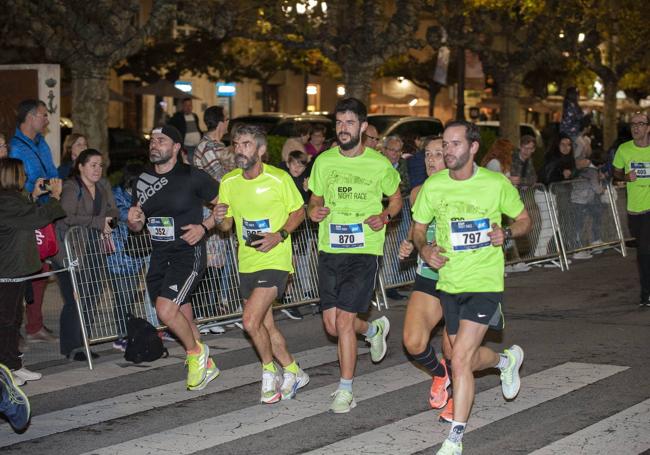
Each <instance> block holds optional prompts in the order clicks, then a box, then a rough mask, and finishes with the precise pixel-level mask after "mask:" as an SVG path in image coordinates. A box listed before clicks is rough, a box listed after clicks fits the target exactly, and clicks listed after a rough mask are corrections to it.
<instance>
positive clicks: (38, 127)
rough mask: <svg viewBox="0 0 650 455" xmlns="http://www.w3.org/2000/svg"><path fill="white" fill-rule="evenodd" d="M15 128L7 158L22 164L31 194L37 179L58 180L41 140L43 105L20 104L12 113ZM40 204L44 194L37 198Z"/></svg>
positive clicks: (46, 122)
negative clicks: (13, 113) (15, 159)
mask: <svg viewBox="0 0 650 455" xmlns="http://www.w3.org/2000/svg"><path fill="white" fill-rule="evenodd" d="M16 124H17V125H18V126H17V127H16V132H15V134H14V137H12V138H11V143H10V149H11V150H10V152H9V156H10V157H12V158H18V159H19V160H20V161H22V162H23V165H24V166H25V174H26V175H27V182H26V183H25V189H26V190H27V191H29V192H32V191H34V185H35V184H36V180H38V179H39V178H43V179H54V178H58V176H59V173H58V171H57V169H56V166H54V161H53V160H52V151H51V150H50V146H49V145H47V142H45V138H44V137H43V133H44V132H45V129H46V128H47V125H49V124H50V121H49V120H48V113H47V107H46V106H45V103H44V102H42V101H39V100H24V101H21V102H20V104H18V109H17V113H16ZM40 200H42V201H45V200H47V194H43V195H41V197H40Z"/></svg>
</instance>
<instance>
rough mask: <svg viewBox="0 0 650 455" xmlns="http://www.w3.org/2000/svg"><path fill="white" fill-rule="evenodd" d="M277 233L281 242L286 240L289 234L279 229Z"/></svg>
mask: <svg viewBox="0 0 650 455" xmlns="http://www.w3.org/2000/svg"><path fill="white" fill-rule="evenodd" d="M278 232H279V233H280V237H282V241H283V242H284V241H285V240H287V238H288V237H289V233H288V232H287V230H286V229H280V231H278Z"/></svg>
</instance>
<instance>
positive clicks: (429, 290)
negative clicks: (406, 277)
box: [413, 273, 440, 299]
mask: <svg viewBox="0 0 650 455" xmlns="http://www.w3.org/2000/svg"><path fill="white" fill-rule="evenodd" d="M437 284H438V280H432V279H431V278H425V277H423V276H422V275H418V274H417V273H416V274H415V283H414V284H413V292H415V291H418V292H423V293H425V294H428V295H430V296H431V297H435V298H437V299H439V298H440V296H439V295H438V292H439V291H438V290H437V289H436V285H437Z"/></svg>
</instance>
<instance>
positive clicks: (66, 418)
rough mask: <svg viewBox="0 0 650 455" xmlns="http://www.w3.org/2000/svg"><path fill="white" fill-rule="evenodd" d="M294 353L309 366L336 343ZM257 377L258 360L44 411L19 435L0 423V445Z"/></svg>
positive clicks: (331, 352) (327, 356)
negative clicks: (197, 380) (191, 380)
mask: <svg viewBox="0 0 650 455" xmlns="http://www.w3.org/2000/svg"><path fill="white" fill-rule="evenodd" d="M366 352H368V349H367V348H362V349H359V353H361V354H363V353H366ZM295 357H296V360H297V361H298V362H299V363H300V365H301V367H302V368H311V367H314V366H317V365H322V364H325V363H329V362H333V361H335V360H336V359H337V353H336V346H331V345H330V346H323V347H319V348H316V349H311V350H308V351H304V352H300V353H297V354H296V355H295ZM217 362H218V361H217ZM260 377H261V368H260V364H259V363H253V364H248V365H243V366H241V367H236V368H231V369H229V370H225V371H223V372H222V373H221V376H219V378H218V379H216V380H215V381H213V382H212V383H211V384H210V385H209V386H208V387H206V388H205V389H203V390H201V391H188V390H186V389H185V381H184V380H183V381H178V382H173V383H170V384H165V385H162V386H158V387H153V388H149V389H143V390H140V391H138V392H134V393H128V394H124V395H120V396H117V397H113V398H108V399H105V400H100V401H96V402H93V403H89V404H85V405H81V406H76V407H73V408H68V409H63V410H61V411H56V412H51V413H48V414H45V415H40V416H39V415H36V416H33V417H32V423H31V426H30V429H29V431H28V432H26V433H24V434H22V435H20V434H15V433H13V432H11V430H10V429H9V428H8V427H7V426H0V447H5V446H8V445H11V444H16V443H18V442H24V441H29V440H32V439H35V438H39V437H43V436H48V435H51V434H54V433H60V432H62V431H68V430H72V429H75V428H80V427H84V426H87V425H93V424H96V423H100V422H105V421H107V420H111V419H117V418H120V417H125V416H128V415H132V414H135V413H138V412H143V411H147V410H149V409H154V408H157V407H161V406H168V405H171V404H174V403H179V402H182V401H184V400H189V399H192V398H196V397H200V396H203V395H207V394H209V393H215V392H219V391H224V390H228V389H231V388H234V387H239V386H242V385H245V384H251V383H254V382H259V381H260Z"/></svg>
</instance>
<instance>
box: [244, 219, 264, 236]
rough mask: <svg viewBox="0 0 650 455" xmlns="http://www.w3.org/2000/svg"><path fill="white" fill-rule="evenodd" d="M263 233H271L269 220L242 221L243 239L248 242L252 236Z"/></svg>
mask: <svg viewBox="0 0 650 455" xmlns="http://www.w3.org/2000/svg"><path fill="white" fill-rule="evenodd" d="M263 232H271V221H270V220H269V219H268V218H267V219H265V220H244V219H242V237H244V240H245V241H247V240H248V236H250V235H251V234H261V233H263Z"/></svg>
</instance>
